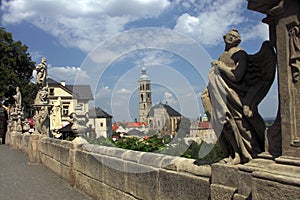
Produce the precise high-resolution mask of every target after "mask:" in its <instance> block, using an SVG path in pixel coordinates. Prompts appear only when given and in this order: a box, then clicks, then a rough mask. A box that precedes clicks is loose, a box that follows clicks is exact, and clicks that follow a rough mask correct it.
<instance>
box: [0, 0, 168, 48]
mask: <svg viewBox="0 0 300 200" xmlns="http://www.w3.org/2000/svg"><path fill="white" fill-rule="evenodd" d="M169 4H170V2H169V1H168V0H126V2H125V1H118V0H85V1H83V0H77V1H72V2H70V1H68V0H60V1H58V0H57V1H54V0H52V1H50V0H45V1H40V0H32V1H28V0H14V1H3V4H2V7H1V12H3V13H4V14H3V16H2V23H4V24H14V23H20V22H22V21H27V22H28V23H31V24H33V25H34V26H36V27H38V28H40V29H42V30H44V31H46V32H48V33H49V34H51V35H53V36H55V37H57V38H58V39H59V42H60V43H61V44H62V45H63V46H65V47H79V48H80V49H81V50H83V51H89V50H91V48H93V47H94V46H95V45H96V44H98V43H99V42H100V41H103V40H104V39H106V38H108V37H109V36H111V35H113V34H116V33H118V32H121V31H123V30H124V26H125V25H126V24H127V23H129V22H132V21H135V20H138V19H141V18H149V17H157V16H158V15H159V14H160V13H161V12H162V11H163V10H164V9H165V8H166V7H168V6H169Z"/></svg>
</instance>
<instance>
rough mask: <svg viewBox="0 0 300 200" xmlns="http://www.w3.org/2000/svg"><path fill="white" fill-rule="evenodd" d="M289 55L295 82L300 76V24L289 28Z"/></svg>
mask: <svg viewBox="0 0 300 200" xmlns="http://www.w3.org/2000/svg"><path fill="white" fill-rule="evenodd" d="M289 57H290V66H291V72H292V78H293V82H297V81H298V80H299V78H300V77H299V76H300V25H295V26H293V27H291V28H290V29H289Z"/></svg>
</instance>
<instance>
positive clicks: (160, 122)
mask: <svg viewBox="0 0 300 200" xmlns="http://www.w3.org/2000/svg"><path fill="white" fill-rule="evenodd" d="M147 119H148V123H149V128H150V129H152V130H155V131H158V132H159V133H160V134H161V135H173V136H174V135H175V134H176V132H177V129H178V127H179V124H180V121H181V119H182V115H181V114H180V113H179V112H177V111H176V110H175V109H173V108H172V107H171V106H169V105H168V104H163V103H158V104H156V105H154V106H152V107H151V109H150V111H149V113H148V116H147Z"/></svg>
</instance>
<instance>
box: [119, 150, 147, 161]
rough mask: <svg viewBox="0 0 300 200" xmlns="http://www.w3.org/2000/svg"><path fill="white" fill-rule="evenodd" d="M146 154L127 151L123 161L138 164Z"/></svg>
mask: <svg viewBox="0 0 300 200" xmlns="http://www.w3.org/2000/svg"><path fill="white" fill-rule="evenodd" d="M144 154H145V152H141V151H132V150H127V151H126V152H125V153H124V154H123V157H122V158H123V159H124V160H128V161H132V162H136V163H138V162H139V160H140V158H141V157H142V155H144Z"/></svg>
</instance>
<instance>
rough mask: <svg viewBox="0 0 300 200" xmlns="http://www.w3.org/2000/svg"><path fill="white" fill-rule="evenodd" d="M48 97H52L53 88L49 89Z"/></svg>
mask: <svg viewBox="0 0 300 200" xmlns="http://www.w3.org/2000/svg"><path fill="white" fill-rule="evenodd" d="M49 95H51V96H54V88H50V89H49Z"/></svg>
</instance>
